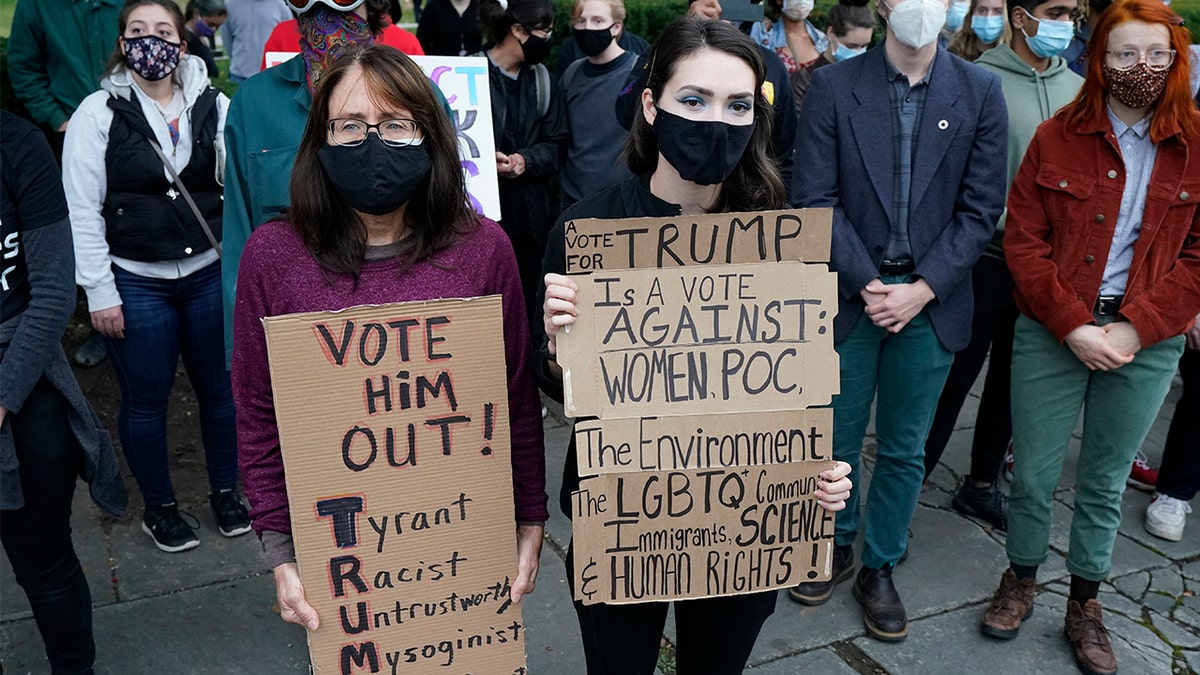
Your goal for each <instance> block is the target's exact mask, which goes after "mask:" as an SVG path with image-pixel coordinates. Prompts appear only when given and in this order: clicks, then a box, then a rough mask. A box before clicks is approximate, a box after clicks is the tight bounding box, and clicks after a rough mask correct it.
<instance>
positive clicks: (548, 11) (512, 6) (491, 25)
mask: <svg viewBox="0 0 1200 675" xmlns="http://www.w3.org/2000/svg"><path fill="white" fill-rule="evenodd" d="M477 11H478V12H479V25H480V26H481V27H482V28H483V35H484V37H485V38H487V40H488V43H489V44H493V45H497V44H500V43H501V42H504V37H505V36H506V35H508V34H509V30H510V29H511V28H512V27H513V26H515V25H521V26H523V27H524V28H525V29H526V30H530V29H534V28H537V29H541V30H548V29H550V28H552V27H553V26H554V3H553V2H551V0H508V9H504V8H503V7H501V6H500V2H499V0H482V1H481V2H480V3H479V9H478V10H477Z"/></svg>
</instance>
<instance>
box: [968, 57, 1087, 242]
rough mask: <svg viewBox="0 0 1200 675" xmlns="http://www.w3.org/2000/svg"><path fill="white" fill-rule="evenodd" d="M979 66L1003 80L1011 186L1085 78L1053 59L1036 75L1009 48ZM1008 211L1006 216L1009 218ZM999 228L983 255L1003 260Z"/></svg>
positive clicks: (1001, 225)
mask: <svg viewBox="0 0 1200 675" xmlns="http://www.w3.org/2000/svg"><path fill="white" fill-rule="evenodd" d="M975 63H976V64H978V65H980V66H982V67H983V68H985V69H986V70H990V71H991V72H993V73H995V74H997V75H999V76H1000V88H1001V90H1002V91H1003V92H1004V101H1005V102H1006V103H1007V104H1008V181H1007V183H1005V185H1007V186H1011V185H1012V181H1013V178H1014V177H1015V176H1016V175H1017V169H1019V168H1020V167H1021V160H1022V159H1024V158H1025V149H1026V148H1028V147H1029V142H1030V141H1031V140H1033V133H1034V132H1035V131H1037V128H1038V126H1040V125H1041V123H1042V122H1045V121H1046V120H1048V119H1050V118H1051V117H1053V116H1054V113H1056V112H1058V110H1059V109H1060V108H1062V107H1063V106H1064V105H1066V104H1068V103H1070V102H1071V101H1073V100H1074V99H1075V94H1077V93H1079V88H1080V87H1082V86H1083V78H1082V77H1080V76H1078V75H1076V74H1075V73H1074V72H1072V71H1071V69H1070V68H1069V67H1067V62H1066V61H1064V60H1063V59H1062V58H1061V57H1058V56H1055V57H1052V58H1051V59H1050V66H1049V67H1048V68H1046V70H1045V72H1041V73H1039V72H1037V71H1036V70H1034V69H1033V68H1031V67H1030V66H1029V64H1028V63H1025V61H1024V60H1022V59H1021V57H1020V56H1017V53H1016V52H1014V51H1013V50H1012V47H1009V46H1008V45H997V46H996V47H993V48H992V49H989V50H987V51H986V52H984V53H983V55H982V56H980V57H979V59H978V60H977V61H975ZM1007 213H1008V212H1007V210H1006V211H1005V215H1007ZM1005 215H1001V216H1000V221H999V222H998V223H997V224H996V233H995V234H993V235H992V241H991V243H989V244H988V247H987V249H986V250H985V251H984V255H990V256H992V257H994V258H1000V259H1001V260H1003V259H1004V218H1005Z"/></svg>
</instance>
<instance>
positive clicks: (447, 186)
mask: <svg viewBox="0 0 1200 675" xmlns="http://www.w3.org/2000/svg"><path fill="white" fill-rule="evenodd" d="M291 181H292V182H291V209H290V211H289V212H288V216H287V218H286V219H285V220H278V221H273V222H269V223H266V224H265V225H263V226H262V227H260V228H258V229H257V230H255V231H254V233H253V234H252V235H251V236H250V239H249V241H248V242H247V244H246V249H245V252H244V253H243V254H242V262H241V269H240V270H239V272H238V282H237V288H238V294H237V303H236V305H235V307H234V346H233V389H234V398H235V400H236V403H237V429H238V450H239V459H240V462H241V466H242V471H243V482H244V484H245V490H246V496H247V498H248V500H249V502H250V504H251V506H252V509H251V512H250V515H251V518H252V519H253V525H254V530H255V532H257V533H258V535H259V537H260V538H261V539H262V544H263V556H262V557H263V560H264V562H265V563H266V564H267V565H269V566H270V567H271V568H272V569H273V570H274V574H275V588H276V592H277V594H278V598H279V607H280V609H281V614H282V615H283V619H284V620H285V621H290V622H292V623H299V624H302V625H304V626H307V627H308V628H309V629H310V630H315V629H316V628H317V625H318V619H317V614H316V611H314V609H313V608H312V606H311V605H309V604H308V602H307V601H306V600H305V596H304V588H303V586H302V585H301V583H300V574H299V571H298V569H297V567H296V563H295V559H296V558H295V550H294V548H293V546H292V537H291V520H290V516H289V509H288V499H287V488H286V486H285V484H284V471H283V456H282V455H281V454H280V449H279V431H278V428H277V426H276V423H275V408H274V403H273V397H272V391H271V378H270V370H269V366H268V362H267V344H266V335H265V333H264V331H263V326H262V323H261V319H262V318H263V317H268V316H278V315H281V314H291V313H295V312H314V311H325V310H336V309H343V308H346V307H352V306H356V305H367V304H383V303H391V302H405V301H416V300H434V299H438V298H467V297H476V296H485V295H495V294H499V295H502V296H503V298H504V336H503V339H504V348H505V354H506V368H507V374H508V403H509V425H510V430H511V438H512V471H513V500H514V503H515V505H516V509H515V511H516V512H515V514H514V530H515V533H516V544H517V553H518V561H519V562H518V569H517V570H515V572H516V573H515V574H514V577H513V578H514V580H513V582H512V600H513V601H514V602H518V601H520V599H521V596H523V595H525V594H526V593H530V592H532V591H533V586H534V581H535V579H536V578H537V570H538V556H539V554H540V553H541V549H542V529H543V527H542V526H543V523H544V522H545V521H546V518H547V516H548V514H547V512H546V479H545V456H544V453H543V448H542V419H541V415H540V410H539V408H540V403H539V401H538V397H537V392H536V390H535V389H534V386H533V379H532V376H531V375H530V366H529V355H530V354H531V353H532V350H531V349H530V344H529V332H528V327H527V323H526V321H525V303H524V301H523V296H522V293H521V280H520V277H519V276H518V274H517V263H516V258H515V257H514V256H513V251H512V246H511V245H510V244H509V242H508V238H507V237H506V236H505V234H504V231H503V230H501V229H500V227H499V226H498V225H497V224H496V223H494V222H492V221H490V220H487V219H485V218H480V217H479V216H477V215H476V214H475V213H474V212H473V211H472V210H471V208H470V206H469V202H468V199H467V191H466V185H465V183H464V179H463V173H462V169H461V168H460V167H459V164H458V143H457V140H456V138H455V131H454V126H453V125H452V124H451V123H450V118H449V117H448V116H447V115H446V114H445V113H444V112H443V109H442V103H441V99H440V98H439V97H438V95H437V94H436V93H435V91H434V89H433V84H432V83H431V82H430V81H429V78H427V77H426V76H425V74H424V73H423V72H422V71H421V69H420V67H418V66H417V65H416V64H415V63H413V62H412V60H411V59H409V58H408V57H407V56H405V55H404V54H402V53H400V52H399V51H397V50H395V49H392V48H390V47H385V46H370V47H367V48H365V49H363V50H362V51H361V52H357V53H351V54H347V55H346V56H343V57H342V58H341V59H339V60H338V61H337V63H336V64H334V65H333V66H332V67H330V69H329V70H327V71H326V72H325V74H324V76H323V77H322V78H321V82H320V84H319V85H318V86H317V90H316V93H315V95H314V96H313V104H312V111H311V114H310V115H309V118H308V125H307V126H306V127H305V130H304V135H303V136H302V137H301V140H300V147H299V149H298V150H297V153H296V164H295V168H294V169H293V170H292V179H291ZM497 367H499V365H497Z"/></svg>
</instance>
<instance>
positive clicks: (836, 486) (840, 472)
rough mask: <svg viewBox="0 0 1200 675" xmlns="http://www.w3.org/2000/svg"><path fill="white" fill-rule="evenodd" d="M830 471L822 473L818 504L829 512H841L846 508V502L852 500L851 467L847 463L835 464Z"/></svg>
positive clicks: (818, 489) (818, 490)
mask: <svg viewBox="0 0 1200 675" xmlns="http://www.w3.org/2000/svg"><path fill="white" fill-rule="evenodd" d="M834 464H835V466H834V467H833V468H832V469H829V470H828V471H822V472H821V476H820V478H821V481H820V487H819V488H817V493H816V494H817V503H819V504H820V505H821V506H823V507H825V510H827V511H841V510H842V509H844V508H846V500H847V499H849V498H850V488H852V487H853V485H852V484H851V482H850V465H849V464H847V463H845V462H835V463H834Z"/></svg>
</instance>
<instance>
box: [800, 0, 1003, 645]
mask: <svg viewBox="0 0 1200 675" xmlns="http://www.w3.org/2000/svg"><path fill="white" fill-rule="evenodd" d="M947 8H948V3H947V2H946V1H945V0H891V2H890V4H889V2H888V0H879V4H878V11H879V13H880V16H881V17H883V19H884V20H885V21H886V23H887V36H886V38H885V39H884V42H883V44H881V45H879V46H877V47H875V48H874V49H871V50H870V51H868V52H867V53H866V54H864V55H863V56H861V57H857V58H852V59H848V60H845V61H841V62H838V63H836V64H833V65H830V66H828V67H825V68H820V69H818V70H816V71H815V72H814V73H813V81H812V87H811V88H810V89H809V92H808V96H807V98H805V100H804V107H803V109H802V110H801V112H800V129H799V133H798V135H797V145H796V161H795V170H794V174H793V176H794V177H793V181H794V188H795V189H794V194H795V195H797V197H798V202H799V204H798V205H799V206H805V207H809V206H812V207H832V208H833V212H834V215H833V248H832V266H833V269H834V270H835V271H836V272H837V273H838V286H839V303H838V316H837V318H836V320H835V321H834V340H835V343H836V345H837V351H838V355H839V357H840V359H841V392H840V394H839V395H838V396H836V397H834V399H833V409H834V417H833V419H834V437H833V443H834V450H833V453H834V458H835V459H839V460H843V461H846V462H849V463H850V465H851V466H852V467H853V468H854V471H853V472H852V473H851V477H852V478H853V479H854V485H855V490H854V492H853V493H852V494H851V500H852V501H851V503H852V504H857V503H858V502H857V501H853V500H856V499H858V486H859V485H861V484H862V483H861V476H860V474H859V472H858V467H859V458H860V454H861V451H862V442H863V437H864V435H865V433H866V427H867V423H868V421H869V419H870V414H871V404H872V401H873V400H875V398H876V396H878V407H877V412H876V415H877V418H876V422H875V429H876V439H877V441H878V450H877V455H876V457H877V458H876V463H875V471H874V474H873V477H872V480H871V487H870V491H869V493H868V495H867V502H866V509H865V516H863V517H862V520H864V521H865V527H864V530H865V531H864V535H865V543H864V546H863V553H862V569H861V570H860V571H859V574H858V576H857V578H856V579H855V582H854V597H855V598H856V599H857V600H858V602H859V603H860V604H861V605H862V606H863V621H864V623H865V625H866V627H867V630H868V632H869V633H870V634H871V635H872V636H873V637H876V638H878V639H881V640H890V641H899V640H903V639H904V638H905V637H906V636H907V635H908V621H907V615H906V613H905V610H904V605H903V602H902V601H901V599H900V596H899V593H898V592H897V591H896V587H895V585H894V584H893V583H892V569H893V568H894V567H895V565H896V563H897V562H899V561H900V559H901V557H902V556H903V555H904V553H905V550H906V548H907V545H908V538H907V532H908V526H909V523H910V521H911V520H912V516H913V513H914V512H915V511H916V505H917V497H918V496H919V494H920V491H921V482H922V479H923V478H924V475H925V469H924V463H923V458H924V443H925V437H926V435H927V434H928V432H929V427H930V424H931V423H932V421H933V414H934V411H935V409H936V406H937V400H938V396H939V395H940V393H941V390H942V386H943V385H944V384H945V381H946V375H947V373H948V372H949V369H950V365H951V363H952V361H953V355H954V352H956V351H958V350H960V349H962V348H963V347H964V346H966V344H967V341H968V339H969V337H970V332H971V314H972V298H971V268H972V266H973V265H974V264H975V261H976V260H977V259H978V258H979V256H980V254H981V253H982V252H983V249H984V247H985V246H986V245H987V243H988V240H989V239H990V237H991V236H992V231H993V230H994V228H995V225H996V221H997V219H998V218H999V216H1000V212H1001V210H1002V209H1003V207H1004V195H1005V177H1006V173H1005V164H1006V161H1007V159H1006V158H1007V153H1006V147H1007V145H1006V144H1007V142H1008V116H1007V109H1006V106H1005V103H1004V97H1003V94H1002V93H1001V89H1000V80H999V78H997V77H996V76H995V75H994V74H991V73H989V72H987V71H985V70H983V69H982V68H979V67H977V66H975V65H974V64H971V63H967V62H966V61H963V60H961V59H959V58H958V57H956V56H953V55H951V54H950V53H948V52H947V51H946V50H945V49H944V48H942V47H939V46H938V44H937V34H938V31H939V30H940V29H941V28H942V25H943V24H944V22H945V16H946V10H947ZM859 521H860V511H859V509H857V508H847V509H845V510H844V511H840V512H838V515H837V526H836V535H835V541H834V543H835V548H834V557H833V577H832V579H831V580H830V581H828V582H811V583H804V584H801V585H800V586H798V587H796V588H793V589H791V592H790V595H791V597H792V598H793V599H794V600H796V601H798V602H802V603H805V604H810V605H816V604H821V603H823V602H825V601H827V600H828V599H829V597H830V595H831V594H832V592H833V588H834V586H835V585H836V584H837V583H839V582H841V581H844V580H846V579H848V578H850V576H851V575H852V574H853V572H854V552H853V549H852V548H851V544H853V542H854V539H855V537H856V536H857V534H858V530H859V527H860V522H859Z"/></svg>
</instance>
